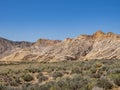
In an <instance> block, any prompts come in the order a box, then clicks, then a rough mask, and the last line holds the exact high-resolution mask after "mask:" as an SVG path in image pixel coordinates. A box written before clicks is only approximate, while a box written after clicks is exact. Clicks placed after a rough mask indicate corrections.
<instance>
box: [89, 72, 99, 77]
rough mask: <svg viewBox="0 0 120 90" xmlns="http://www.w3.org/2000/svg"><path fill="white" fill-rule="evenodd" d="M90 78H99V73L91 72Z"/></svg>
mask: <svg viewBox="0 0 120 90" xmlns="http://www.w3.org/2000/svg"><path fill="white" fill-rule="evenodd" d="M90 76H91V77H92V78H100V77H101V74H100V73H96V74H91V75H90Z"/></svg>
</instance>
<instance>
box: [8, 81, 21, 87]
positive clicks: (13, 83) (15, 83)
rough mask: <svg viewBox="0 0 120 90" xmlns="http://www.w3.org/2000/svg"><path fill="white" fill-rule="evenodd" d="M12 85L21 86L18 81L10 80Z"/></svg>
mask: <svg viewBox="0 0 120 90" xmlns="http://www.w3.org/2000/svg"><path fill="white" fill-rule="evenodd" d="M10 85H11V86H19V84H18V83H17V82H16V81H14V80H13V81H10Z"/></svg>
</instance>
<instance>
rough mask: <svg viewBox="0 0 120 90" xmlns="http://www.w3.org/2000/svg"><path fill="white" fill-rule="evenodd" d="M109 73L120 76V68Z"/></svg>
mask: <svg viewBox="0 0 120 90" xmlns="http://www.w3.org/2000/svg"><path fill="white" fill-rule="evenodd" d="M109 73H111V74H120V68H113V69H111V70H109Z"/></svg>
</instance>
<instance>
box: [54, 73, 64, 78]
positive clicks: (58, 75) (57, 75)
mask: <svg viewBox="0 0 120 90" xmlns="http://www.w3.org/2000/svg"><path fill="white" fill-rule="evenodd" d="M62 76H63V73H62V72H53V73H52V77H53V78H55V79H56V78H57V77H62Z"/></svg>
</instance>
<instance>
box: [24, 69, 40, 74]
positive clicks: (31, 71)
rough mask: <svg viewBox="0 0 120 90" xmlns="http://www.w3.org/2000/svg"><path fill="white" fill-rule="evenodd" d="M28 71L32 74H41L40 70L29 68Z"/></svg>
mask: <svg viewBox="0 0 120 90" xmlns="http://www.w3.org/2000/svg"><path fill="white" fill-rule="evenodd" d="M26 70H27V71H29V72H30V73H39V72H41V70H40V69H38V68H28V69H26Z"/></svg>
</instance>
